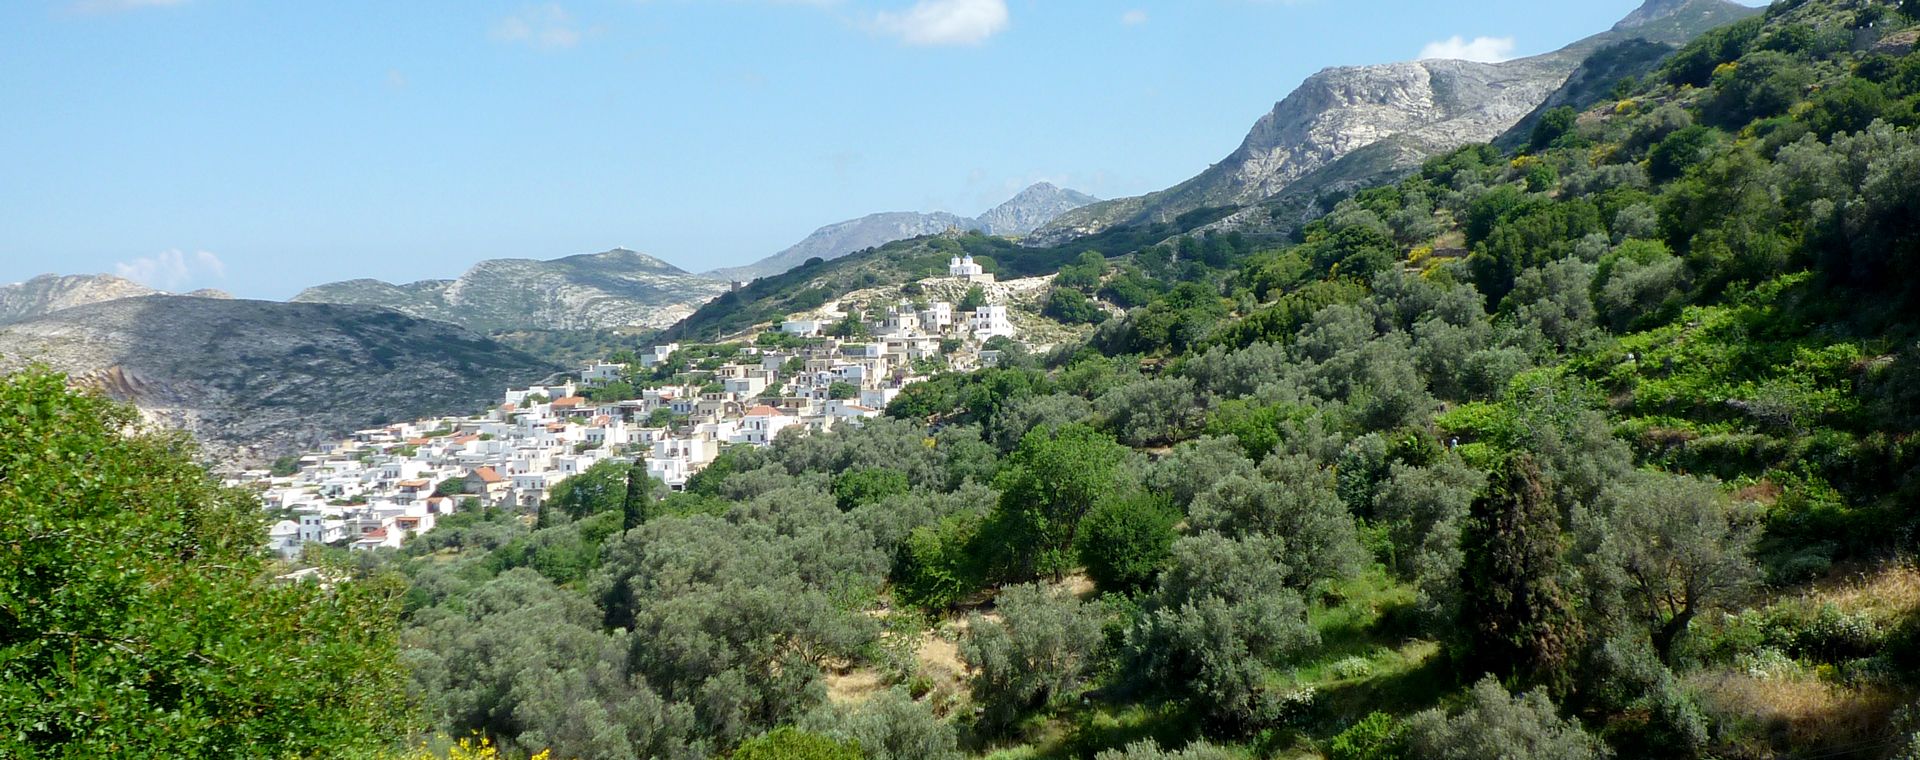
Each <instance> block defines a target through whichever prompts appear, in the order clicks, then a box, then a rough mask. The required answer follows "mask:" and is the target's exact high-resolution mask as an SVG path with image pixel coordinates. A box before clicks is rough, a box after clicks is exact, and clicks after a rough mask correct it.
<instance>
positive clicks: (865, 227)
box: [707, 182, 1099, 281]
mask: <svg viewBox="0 0 1920 760" xmlns="http://www.w3.org/2000/svg"><path fill="white" fill-rule="evenodd" d="M1097 200H1099V199H1097V198H1094V197H1093V196H1091V195H1087V194H1086V193H1081V192H1076V191H1073V190H1068V189H1066V188H1062V187H1057V186H1055V185H1053V184H1052V183H1048V182H1041V183H1039V184H1036V185H1033V186H1032V187H1028V188H1027V189H1025V190H1022V191H1020V193H1019V194H1018V195H1015V196H1013V198H1012V199H1010V200H1008V201H1007V202H1006V203H1002V204H1000V205H998V206H995V207H994V208H993V209H991V210H989V211H987V212H986V213H984V214H981V215H980V216H979V217H978V218H973V219H969V218H967V217H964V216H959V215H956V214H949V213H946V212H944V211H935V212H932V213H921V212H917V211H893V212H886V213H880V214H868V215H867V216H863V217H860V218H859V219H850V220H847V221H844V222H838V223H835V224H829V225H827V226H825V227H821V228H820V229H817V230H814V231H813V234H811V235H808V236H807V237H806V239H804V240H801V241H800V242H798V243H795V244H794V245H793V247H791V248H788V249H786V250H784V251H781V252H779V253H776V254H774V255H772V256H768V257H766V258H764V259H761V260H759V261H756V262H754V263H752V264H748V265H746V266H743V267H729V268H726V269H716V270H714V271H712V272H708V273H707V274H708V276H711V277H714V278H717V279H722V280H740V281H745V280H753V279H757V278H760V277H768V276H771V275H776V274H780V273H781V272H785V271H787V270H789V269H793V268H794V267H797V266H800V265H801V264H805V263H807V261H808V260H809V259H814V258H819V259H824V260H827V261H832V260H834V259H837V258H840V257H841V256H845V255H847V254H849V253H853V252H855V251H864V250H866V249H868V248H874V247H878V246H882V245H886V244H888V243H891V242H894V241H897V240H906V239H908V238H916V237H920V236H921V235H938V234H940V233H942V232H946V231H947V230H950V229H959V230H977V231H980V232H985V233H987V234H990V235H1007V236H1011V237H1019V236H1023V235H1026V234H1028V233H1030V232H1032V231H1033V230H1035V229H1036V228H1038V227H1040V225H1043V224H1045V223H1047V222H1049V221H1052V220H1053V218H1054V217H1057V216H1059V215H1061V214H1063V213H1066V212H1067V211H1070V210H1073V209H1076V208H1079V207H1081V206H1085V205H1087V204H1089V203H1093V202H1095V201H1097Z"/></svg>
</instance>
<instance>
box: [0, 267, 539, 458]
mask: <svg viewBox="0 0 1920 760" xmlns="http://www.w3.org/2000/svg"><path fill="white" fill-rule="evenodd" d="M34 363H41V364H46V365H47V366H50V367H52V368H53V369H55V370H57V371H60V372H63V373H66V374H67V375H68V376H69V377H70V378H71V379H72V380H73V381H74V382H75V383H76V384H79V385H83V386H89V387H93V388H97V389H99V390H101V391H103V392H105V393H106V394H107V395H109V396H111V397H113V398H115V399H118V400H120V401H124V402H128V403H131V404H133V405H134V406H135V407H137V408H139V409H140V410H141V413H142V415H143V417H144V418H145V419H146V420H147V421H148V422H150V423H154V424H159V425H163V426H166V427H171V428H176V429H180V430H185V431H188V432H190V433H192V434H194V436H195V437H196V438H198V439H199V440H200V441H201V442H202V444H203V445H204V448H205V449H206V450H207V453H208V454H209V455H212V456H214V457H216V458H219V459H223V460H227V461H252V462H259V461H263V460H265V459H270V458H271V457H273V456H276V455H278V454H282V453H286V452H288V451H293V450H298V449H302V448H309V447H312V446H314V445H317V444H319V443H320V442H322V441H325V440H329V439H331V438H334V437H337V436H340V435H344V434H346V433H348V432H350V431H352V430H355V429H359V428H364V427H370V426H373V425H378V424H384V423H385V422H388V421H393V420H400V419H416V418H420V417H426V416H432V415H437V414H446V413H453V412H463V413H471V412H473V411H475V410H477V409H480V408H483V407H484V406H486V405H487V404H488V403H491V401H492V399H493V398H495V396H496V395H497V394H498V393H499V391H500V389H501V388H503V387H505V386H506V385H507V384H509V383H516V382H517V383H524V382H531V381H536V380H539V379H541V378H543V377H545V376H547V375H549V374H551V373H552V372H554V371H555V370H557V369H558V368H556V367H553V366H550V365H547V364H546V363H544V362H541V361H540V360H538V359H535V358H534V357H532V356H530V355H527V354H525V353H523V352H521V351H518V350H515V349H511V348H508V347H506V346H503V345H501V344H499V343H497V342H494V341H492V340H490V339H488V338H486V337H483V336H480V335H476V334H474V333H472V332H469V331H467V330H464V329H461V328H459V327H456V326H454V325H449V324H445V323H440V322H434V321H431V320H424V319H418V318H415V317H410V316H407V315H404V314H401V313H398V312H395V311H392V310H389V309H384V308H377V307H369V306H352V305H336V304H309V303H283V302H278V301H252V300H239V299H215V298H200V297H193V296H164V295H148V296H137V297H132V298H119V299H114V300H111V301H103V302H98V303H91V304H86V305H82V306H75V307H72V308H67V309H61V310H59V311H55V312H52V313H49V314H46V315H42V316H38V317H34V318H32V319H27V320H22V321H19V322H15V323H13V324H9V325H4V326H0V370H7V371H11V370H16V369H19V368H21V367H23V366H26V365H28V364H34Z"/></svg>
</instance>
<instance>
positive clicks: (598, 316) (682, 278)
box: [293, 249, 727, 331]
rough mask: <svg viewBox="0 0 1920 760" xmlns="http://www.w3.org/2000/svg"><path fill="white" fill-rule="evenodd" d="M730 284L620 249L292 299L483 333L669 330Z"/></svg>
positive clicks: (363, 284)
mask: <svg viewBox="0 0 1920 760" xmlns="http://www.w3.org/2000/svg"><path fill="white" fill-rule="evenodd" d="M726 290H727V285H726V283H725V282H721V281H718V280H713V279H709V278H705V277H699V276H696V275H693V274H689V273H688V272H686V271H685V270H682V269H680V268H678V267H675V266H673V265H672V264H668V263H667V262H664V261H661V260H659V259H656V258H654V257H652V256H648V255H646V254H643V253H635V252H633V251H629V250H625V249H615V250H611V251H607V252H606V253H595V254H586V255H581V256H568V257H566V258H563V259H554V260H552V261H535V260H532V259H492V260H489V261H482V262H480V263H479V264H476V265H474V266H473V268H472V269H469V270H467V273H466V274H463V275H461V276H460V278H459V279H457V280H423V281H420V282H414V283H408V284H405V285H393V284H390V283H385V282H381V281H379V280H348V281H346V282H336V283H330V284H327V285H320V286H317V287H312V288H308V289H306V290H303V291H301V292H300V294H299V295H296V296H294V297H293V301H294V302H296V303H336V304H356V305H363V306H384V307H387V308H389V309H393V310H395V311H399V312H402V313H405V314H410V315H413V316H416V317H421V318H424V319H436V320H440V321H443V322H451V323H454V324H457V325H460V326H463V327H466V328H468V329H472V330H479V331H493V330H521V329H558V330H587V329H611V328H618V327H644V328H664V327H667V326H669V325H672V324H673V323H675V322H678V321H680V320H681V319H682V318H684V317H686V316H687V315H688V314H691V313H693V310H694V309H696V308H699V306H700V304H703V303H706V302H707V301H708V300H711V299H712V298H713V297H714V296H717V295H719V294H721V293H724V292H726Z"/></svg>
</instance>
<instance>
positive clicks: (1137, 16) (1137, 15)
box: [1120, 8, 1147, 26]
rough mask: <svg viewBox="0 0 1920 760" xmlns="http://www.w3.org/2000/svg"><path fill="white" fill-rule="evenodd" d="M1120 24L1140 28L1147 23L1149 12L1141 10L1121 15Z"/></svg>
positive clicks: (1137, 9) (1136, 9)
mask: <svg viewBox="0 0 1920 760" xmlns="http://www.w3.org/2000/svg"><path fill="white" fill-rule="evenodd" d="M1120 23H1122V24H1126V25H1127V26H1139V25H1141V24H1144V23H1147V12H1146V11H1144V10H1141V9H1139V8H1135V9H1133V10H1130V11H1127V12H1126V13H1122V14H1120Z"/></svg>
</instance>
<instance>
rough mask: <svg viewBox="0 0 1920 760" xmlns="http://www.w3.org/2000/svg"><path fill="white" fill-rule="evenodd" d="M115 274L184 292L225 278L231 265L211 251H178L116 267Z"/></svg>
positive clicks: (142, 282)
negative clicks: (194, 285)
mask: <svg viewBox="0 0 1920 760" xmlns="http://www.w3.org/2000/svg"><path fill="white" fill-rule="evenodd" d="M113 273H114V274H117V275H119V276H121V277H125V278H127V279H129V280H133V281H134V282H137V283H140V284H142V285H146V286H147V287H150V288H159V289H160V290H180V289H181V288H183V287H186V286H187V285H189V284H192V283H194V282H197V281H199V280H201V279H202V278H212V279H215V280H220V279H225V278H226V276H227V265H226V263H225V262H223V261H221V260H220V257H219V256H215V255H213V252H211V251H195V252H193V253H191V254H189V253H186V252H184V251H181V250H180V249H178V248H174V249H171V250H166V251H161V252H159V253H156V254H154V255H152V256H142V257H140V258H137V259H134V260H132V261H122V262H120V263H118V264H114V265H113Z"/></svg>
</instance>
